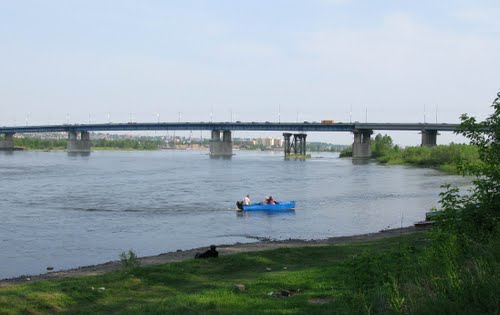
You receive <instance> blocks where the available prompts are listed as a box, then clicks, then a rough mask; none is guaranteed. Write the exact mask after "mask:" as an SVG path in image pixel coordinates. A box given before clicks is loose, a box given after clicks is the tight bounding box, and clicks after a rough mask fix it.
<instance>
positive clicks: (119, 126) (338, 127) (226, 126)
mask: <svg viewBox="0 0 500 315" xmlns="http://www.w3.org/2000/svg"><path fill="white" fill-rule="evenodd" d="M458 127H459V124H446V123H440V124H428V123H333V124H322V123H316V122H312V123H308V122H303V123H276V122H199V123H195V122H178V123H109V124H64V125H46V126H15V127H0V133H23V132H62V131H141V130H248V131H298V132H302V131H304V132H305V131H319V132H341V131H343V132H353V131H355V130H362V129H370V130H409V131H421V130H436V131H455V130H457V129H458Z"/></svg>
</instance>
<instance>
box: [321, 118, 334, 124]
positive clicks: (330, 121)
mask: <svg viewBox="0 0 500 315" xmlns="http://www.w3.org/2000/svg"><path fill="white" fill-rule="evenodd" d="M321 123H322V124H333V120H331V119H326V120H322V121H321Z"/></svg>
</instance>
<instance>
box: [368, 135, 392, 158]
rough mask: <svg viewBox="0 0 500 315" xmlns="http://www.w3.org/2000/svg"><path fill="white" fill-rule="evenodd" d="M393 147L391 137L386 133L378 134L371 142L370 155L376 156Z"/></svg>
mask: <svg viewBox="0 0 500 315" xmlns="http://www.w3.org/2000/svg"><path fill="white" fill-rule="evenodd" d="M393 148H394V144H393V142H392V138H391V137H390V136H388V135H383V136H382V135H381V134H378V135H376V136H375V139H374V141H373V143H372V157H373V158H378V157H381V156H384V155H386V154H388V153H389V151H391V150H392V149H393Z"/></svg>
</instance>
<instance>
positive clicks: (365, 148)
mask: <svg viewBox="0 0 500 315" xmlns="http://www.w3.org/2000/svg"><path fill="white" fill-rule="evenodd" d="M372 133H373V130H369V129H358V130H355V131H354V142H353V144H352V159H353V160H368V159H369V158H370V157H371V155H372V149H371V139H370V136H371V135H372Z"/></svg>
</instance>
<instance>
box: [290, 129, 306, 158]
mask: <svg viewBox="0 0 500 315" xmlns="http://www.w3.org/2000/svg"><path fill="white" fill-rule="evenodd" d="M306 137H307V135H306V134H305V133H297V134H294V135H293V139H294V144H295V145H294V146H293V153H295V154H298V155H306Z"/></svg>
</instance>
